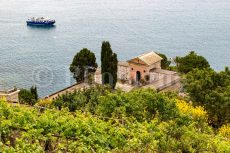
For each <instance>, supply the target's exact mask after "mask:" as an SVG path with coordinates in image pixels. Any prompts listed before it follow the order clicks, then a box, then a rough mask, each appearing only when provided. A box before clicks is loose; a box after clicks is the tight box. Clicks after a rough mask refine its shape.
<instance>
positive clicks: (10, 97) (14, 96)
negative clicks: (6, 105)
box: [0, 88, 20, 102]
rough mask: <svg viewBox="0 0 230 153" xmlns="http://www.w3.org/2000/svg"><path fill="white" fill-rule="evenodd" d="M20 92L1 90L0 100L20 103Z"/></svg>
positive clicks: (15, 89) (16, 90) (14, 89)
mask: <svg viewBox="0 0 230 153" xmlns="http://www.w3.org/2000/svg"><path fill="white" fill-rule="evenodd" d="M19 92H20V90H18V89H17V88H13V89H10V90H0V98H6V100H7V101H8V102H19V98H18V93H19Z"/></svg>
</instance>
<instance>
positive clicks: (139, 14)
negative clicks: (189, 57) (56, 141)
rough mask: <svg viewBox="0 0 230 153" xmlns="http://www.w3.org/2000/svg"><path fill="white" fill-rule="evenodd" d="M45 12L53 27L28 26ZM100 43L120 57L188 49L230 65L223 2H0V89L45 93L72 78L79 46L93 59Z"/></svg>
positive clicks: (227, 10)
mask: <svg viewBox="0 0 230 153" xmlns="http://www.w3.org/2000/svg"><path fill="white" fill-rule="evenodd" d="M32 16H49V17H51V18H53V19H56V21H57V23H56V26H55V27H50V28H38V27H28V26H27V25H26V24H25V21H26V20H27V18H29V17H32ZM103 40H108V41H110V43H111V45H112V48H113V50H114V52H116V53H117V54H118V57H119V59H120V60H127V59H130V58H132V57H133V56H136V55H139V54H141V53H143V52H146V51H150V50H153V51H158V52H162V53H165V54H166V55H167V56H169V57H175V56H177V55H179V56H180V55H185V54H186V53H187V52H188V51H191V50H195V51H196V52H198V53H199V54H200V55H203V56H205V57H206V58H207V59H208V61H209V62H210V64H211V66H212V67H213V68H214V69H215V70H217V71H219V70H222V69H224V67H225V66H230V51H229V50H230V1H229V0H35V1H34V0H0V87H1V88H8V87H12V86H17V87H20V88H28V87H30V86H32V85H38V90H39V95H40V96H45V95H48V94H50V93H52V92H54V91H57V90H59V89H62V88H64V87H66V86H68V85H70V84H72V83H73V82H74V81H73V79H72V77H71V74H70V73H69V70H68V67H69V64H70V63H71V61H72V58H73V56H74V55H75V54H76V52H78V51H79V50H80V49H82V48H85V47H86V48H89V49H90V50H92V51H93V52H95V54H96V56H97V58H98V62H100V59H99V57H100V48H101V42H102V41H103Z"/></svg>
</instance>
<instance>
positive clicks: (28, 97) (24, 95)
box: [18, 89, 37, 105]
mask: <svg viewBox="0 0 230 153" xmlns="http://www.w3.org/2000/svg"><path fill="white" fill-rule="evenodd" d="M18 97H19V102H20V103H22V104H29V105H34V104H35V103H36V101H37V100H36V99H35V95H34V94H32V93H31V91H30V90H27V89H21V90H20V92H19V94H18Z"/></svg>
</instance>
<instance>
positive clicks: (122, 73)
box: [117, 65, 130, 81]
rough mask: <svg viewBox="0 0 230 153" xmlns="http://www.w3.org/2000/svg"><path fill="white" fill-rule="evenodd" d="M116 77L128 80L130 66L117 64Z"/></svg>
mask: <svg viewBox="0 0 230 153" xmlns="http://www.w3.org/2000/svg"><path fill="white" fill-rule="evenodd" d="M117 77H118V79H120V80H126V81H127V80H129V78H130V68H129V67H128V66H123V65H118V71H117Z"/></svg>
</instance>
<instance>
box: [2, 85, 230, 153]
mask: <svg viewBox="0 0 230 153" xmlns="http://www.w3.org/2000/svg"><path fill="white" fill-rule="evenodd" d="M100 89H101V88H99V90H100ZM101 90H102V91H100V92H99V93H100V94H101V96H100V97H101V98H99V99H103V100H102V101H101V100H99V101H101V102H105V103H106V104H103V103H100V102H99V104H98V106H99V108H100V109H98V111H99V112H100V115H99V114H97V115H96V114H95V115H92V114H91V113H89V112H88V111H86V110H85V112H84V113H82V112H79V111H78V112H72V113H71V112H69V111H67V110H65V109H62V111H58V110H54V109H49V110H45V111H44V112H43V113H39V112H38V111H37V110H36V109H34V108H25V107H11V106H10V105H7V104H6V102H4V101H0V135H1V139H0V149H1V150H0V151H1V152H37V153H40V152H127V153H128V152H229V151H230V147H229V146H230V144H229V141H228V139H227V138H225V137H223V136H221V135H218V136H216V135H215V134H214V132H213V131H212V129H211V128H210V127H209V126H208V124H207V123H206V121H205V117H204V116H205V112H203V110H202V109H201V108H199V109H198V110H197V108H193V107H192V106H191V105H189V104H186V103H185V102H181V101H179V102H176V100H175V99H174V100H173V99H172V100H170V99H168V96H166V95H164V94H157V93H156V92H155V91H153V90H150V89H147V90H135V91H132V92H131V93H128V94H125V93H123V92H118V93H111V92H109V93H108V92H107V91H106V90H105V89H101ZM86 92H87V93H96V92H97V90H96V89H95V88H92V89H90V90H87V91H86ZM103 92H104V93H103ZM76 94H78V93H76ZM86 95H87V94H86ZM88 96H89V95H88ZM95 96H96V95H94V96H92V97H94V98H95V99H96V97H95ZM92 97H91V98H89V99H91V100H92V99H94V98H92ZM84 100H85V99H84ZM107 100H109V101H110V100H113V101H112V102H109V101H107ZM135 100H137V101H135ZM142 101H143V104H142ZM126 103H127V104H126ZM110 104H112V106H113V107H111V106H110ZM96 105H97V104H96ZM104 105H105V106H104ZM87 106H88V105H87V104H86V105H85V107H87ZM106 107H107V108H108V109H109V108H111V109H112V111H110V110H108V109H107V112H105V113H103V112H104V110H105V108H106ZM101 109H103V112H101V111H100V110H101ZM190 109H191V112H190V111H188V110H190ZM95 112H97V110H96V111H95ZM150 112H153V114H151V113H150ZM109 116H111V117H109ZM121 116H122V118H121ZM202 116H203V117H204V119H203V117H202ZM135 118H136V119H135ZM201 123H203V124H201ZM226 130H228V129H227V128H225V129H224V133H226V132H227V131H226ZM222 131H223V130H222ZM222 133H223V132H222Z"/></svg>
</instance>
